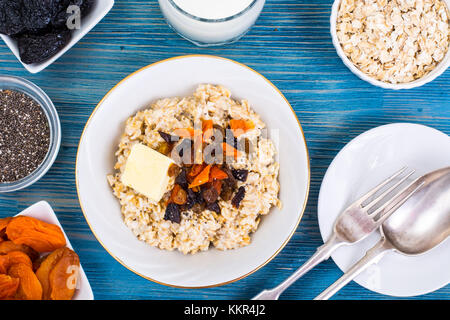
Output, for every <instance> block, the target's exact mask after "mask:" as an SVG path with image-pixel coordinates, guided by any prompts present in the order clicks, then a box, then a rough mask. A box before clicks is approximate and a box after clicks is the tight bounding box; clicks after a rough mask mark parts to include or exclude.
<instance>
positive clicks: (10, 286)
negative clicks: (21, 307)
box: [0, 274, 20, 300]
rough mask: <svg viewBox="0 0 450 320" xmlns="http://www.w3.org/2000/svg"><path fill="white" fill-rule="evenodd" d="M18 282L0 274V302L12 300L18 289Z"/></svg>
mask: <svg viewBox="0 0 450 320" xmlns="http://www.w3.org/2000/svg"><path fill="white" fill-rule="evenodd" d="M19 283H20V280H19V279H17V278H13V277H11V276H8V275H6V274H0V300H7V299H12V298H14V296H15V295H16V292H17V289H18V288H19Z"/></svg>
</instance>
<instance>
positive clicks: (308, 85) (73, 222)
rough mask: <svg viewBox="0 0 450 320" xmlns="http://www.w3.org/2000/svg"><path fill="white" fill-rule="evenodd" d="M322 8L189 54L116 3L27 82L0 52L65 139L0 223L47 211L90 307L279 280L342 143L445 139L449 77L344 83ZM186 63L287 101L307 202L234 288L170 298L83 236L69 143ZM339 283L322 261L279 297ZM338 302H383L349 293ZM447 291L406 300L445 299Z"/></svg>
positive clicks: (126, 3) (266, 20) (123, 0)
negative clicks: (284, 239)
mask: <svg viewBox="0 0 450 320" xmlns="http://www.w3.org/2000/svg"><path fill="white" fill-rule="evenodd" d="M331 4H332V1H331V0H315V1H306V0H267V2H266V6H265V8H264V10H263V12H262V14H261V17H260V19H259V20H258V21H257V23H256V25H255V26H254V27H253V28H252V30H251V31H250V32H249V33H248V34H247V35H246V36H245V37H244V38H242V39H241V40H240V41H239V42H237V43H234V44H231V45H227V46H222V47H218V48H197V47H195V46H194V45H192V44H191V43H189V42H187V41H185V40H183V39H181V38H180V37H179V36H178V35H176V34H175V33H174V32H173V31H172V30H171V29H170V28H169V27H168V26H167V24H166V23H165V21H164V19H163V17H162V15H161V13H160V11H159V7H158V4H157V1H156V0H116V5H115V6H114V8H113V10H112V11H111V12H110V14H109V15H108V16H107V17H106V18H105V19H104V20H103V21H102V22H101V23H100V24H99V25H97V26H96V27H95V28H94V29H93V30H92V31H91V32H90V33H89V34H88V35H87V36H86V37H85V38H83V39H82V40H81V41H80V42H79V43H78V44H77V45H76V46H75V47H73V48H72V49H71V50H70V51H69V52H68V53H67V54H65V55H64V56H63V57H62V58H61V59H60V60H58V61H57V62H56V63H54V64H53V65H52V66H50V67H49V68H48V69H47V70H45V71H43V72H41V73H40V74H37V75H31V74H29V73H27V71H25V69H24V68H23V67H22V66H21V65H20V64H19V62H18V61H17V60H16V59H15V57H14V56H13V55H12V54H11V52H10V51H9V49H8V48H7V47H6V46H5V45H4V44H3V43H2V44H0V72H1V74H7V75H16V76H21V77H24V78H27V79H29V80H31V81H33V82H35V83H36V84H37V85H39V86H41V87H42V88H43V89H44V90H45V91H46V92H47V94H48V95H49V96H50V97H51V99H52V100H53V101H54V103H55V105H56V108H57V109H58V112H59V114H60V118H61V123H62V130H63V139H62V146H61V151H60V153H59V156H58V158H57V160H56V162H55V165H54V166H53V167H52V169H51V170H50V171H49V172H48V173H47V175H46V176H45V177H44V178H43V179H42V180H41V181H39V182H38V183H36V184H35V185H33V186H32V187H30V188H27V189H25V190H22V191H18V192H14V193H10V194H2V195H0V217H3V216H8V215H14V214H16V213H17V212H18V211H20V210H22V209H24V208H26V207H27V206H29V205H31V204H33V203H34V202H37V201H39V200H42V199H44V200H47V201H49V202H50V204H51V205H52V206H53V207H54V209H55V211H56V212H57V215H58V217H59V219H60V221H61V223H62V225H63V227H64V229H65V230H66V232H67V233H68V236H69V237H70V239H71V241H72V244H73V245H74V247H75V249H76V251H77V252H78V253H79V255H80V258H81V261H82V263H83V267H84V268H85V270H86V273H87V275H88V277H89V280H90V282H91V285H92V287H93V290H94V294H95V296H96V298H97V299H176V298H179V299H183V298H192V299H247V298H251V297H252V296H254V295H255V294H256V293H258V292H259V291H260V290H262V289H264V288H269V287H272V286H274V285H276V284H277V283H279V282H280V281H282V280H283V279H285V278H286V277H287V276H288V275H289V274H290V273H291V272H293V271H294V270H295V269H296V268H297V267H298V266H300V265H301V264H302V263H303V262H304V261H306V260H307V259H308V258H309V257H310V256H311V255H312V254H313V252H314V250H315V248H316V247H318V246H319V245H321V237H320V233H319V228H318V224H317V198H318V194H319V188H320V184H321V181H322V178H323V175H324V174H325V171H326V169H327V167H328V166H329V164H330V163H331V161H332V160H333V158H334V156H335V155H336V154H337V153H338V152H339V150H340V149H341V148H342V147H343V146H344V145H345V144H346V143H347V142H349V141H350V140H351V139H352V138H354V137H355V136H357V135H358V134H360V133H362V132H364V131H366V130H368V129H371V128H373V127H376V126H379V125H382V124H386V123H392V122H415V123H421V124H425V125H428V126H432V127H435V128H437V129H439V130H442V131H443V132H445V133H447V134H450V121H449V120H450V95H449V91H450V81H449V80H450V71H449V70H447V71H446V72H445V73H444V74H443V75H442V76H440V77H439V78H438V79H436V80H435V81H433V82H432V83H430V84H427V85H425V86H423V87H421V88H416V89H412V90H409V91H401V92H398V91H387V90H383V89H380V88H376V87H373V86H371V85H369V84H367V83H366V82H364V81H361V80H360V79H358V78H357V77H356V76H355V75H353V74H352V73H351V72H350V71H349V70H348V69H347V68H346V67H345V66H344V64H343V63H342V61H341V60H340V59H339V57H338V56H337V54H336V52H335V50H334V47H333V45H332V43H331V37H330V33H329V15H330V12H331ZM185 54H212V55H219V56H223V57H226V58H230V59H234V60H237V61H239V62H241V63H244V64H247V65H248V66H250V67H252V68H254V69H256V70H257V71H258V72H260V73H262V74H263V75H264V76H266V77H267V78H268V79H269V80H271V81H272V82H273V83H274V84H275V85H276V86H277V87H278V88H279V89H280V90H281V91H282V92H283V93H284V94H285V95H286V97H287V98H288V100H289V101H290V103H291V104H292V106H293V108H294V109H295V112H296V114H297V116H298V117H299V119H300V121H301V123H302V126H303V129H304V131H305V135H306V139H307V142H308V146H309V150H310V155H311V173H312V176H311V192H310V198H309V202H308V206H307V208H306V211H305V214H304V217H303V220H302V222H301V224H300V226H299V227H298V229H297V231H296V233H295V234H294V236H293V237H292V239H291V241H290V242H289V243H288V245H287V246H286V247H285V249H284V250H283V251H282V252H281V253H280V254H279V255H278V256H277V257H276V258H275V259H274V260H273V261H271V262H270V263H269V264H268V265H267V266H265V267H264V268H262V269H261V270H259V271H257V272H256V273H254V274H252V275H250V276H249V277H247V278H245V279H242V280H240V281H238V282H235V283H232V284H229V285H225V286H222V287H218V288H210V289H199V290H189V289H176V288H167V287H164V286H162V285H159V284H155V283H152V282H149V281H147V280H145V279H142V278H140V277H139V276H137V275H135V274H134V273H132V272H131V271H129V270H127V269H125V268H124V267H123V266H121V265H120V264H119V263H118V262H116V261H115V260H114V259H113V258H112V257H111V256H110V255H109V254H108V253H107V252H106V251H105V250H104V249H103V248H102V247H101V245H100V244H99V243H98V242H97V240H96V239H95V237H94V236H93V234H92V233H91V231H90V229H89V227H88V225H87V224H86V222H85V220H84V217H83V215H82V213H81V209H80V207H79V204H78V200H77V194H76V190H75V176H74V169H75V155H76V150H77V145H78V141H79V138H80V135H81V132H82V130H83V127H84V124H85V123H86V121H87V119H88V117H89V115H90V113H91V112H92V110H93V109H94V107H95V105H96V104H97V103H98V101H100V99H101V98H102V97H103V96H104V95H105V93H106V92H107V91H108V90H109V89H110V88H112V87H113V86H114V85H115V84H116V83H117V82H118V81H120V80H121V79H122V78H124V77H125V76H127V75H128V74H129V73H131V72H133V71H135V70H137V69H139V68H141V67H143V66H145V65H148V64H150V63H153V62H156V61H159V60H162V59H166V58H170V57H172V56H176V55H185ZM340 275H341V272H340V271H339V269H338V268H337V267H336V265H335V264H334V263H333V262H332V261H326V262H324V263H323V264H321V265H320V266H318V267H317V268H316V269H314V270H313V271H312V272H311V273H309V274H307V275H306V276H305V277H304V278H302V279H301V280H300V281H298V282H297V283H295V284H294V285H293V286H292V287H291V288H289V289H288V290H287V291H286V292H285V294H284V295H283V296H282V298H284V299H311V298H313V297H315V296H316V295H317V294H318V293H319V292H320V291H321V290H323V289H325V288H326V287H327V286H328V285H329V284H330V283H332V282H333V281H334V280H335V279H337V278H338V277H339V276H340ZM336 297H337V298H339V299H391V297H387V296H383V295H380V294H376V293H373V292H370V291H368V290H366V289H364V288H362V287H360V286H358V285H357V284H355V283H351V284H349V285H348V286H347V287H345V288H344V289H343V290H342V291H341V292H340V293H339V294H338V295H337V296H336ZM449 298H450V286H447V287H445V288H442V289H440V290H438V291H436V292H434V293H430V294H428V295H425V296H420V297H416V299H449Z"/></svg>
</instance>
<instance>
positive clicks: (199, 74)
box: [76, 55, 310, 288]
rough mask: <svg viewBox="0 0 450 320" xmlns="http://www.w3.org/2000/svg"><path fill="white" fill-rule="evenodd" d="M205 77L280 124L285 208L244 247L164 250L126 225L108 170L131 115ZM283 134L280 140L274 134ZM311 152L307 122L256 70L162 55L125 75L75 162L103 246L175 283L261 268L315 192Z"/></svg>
mask: <svg viewBox="0 0 450 320" xmlns="http://www.w3.org/2000/svg"><path fill="white" fill-rule="evenodd" d="M200 83H212V84H221V85H223V86H225V87H227V88H229V89H230V90H231V92H232V94H233V97H234V98H236V99H244V98H245V99H248V100H249V102H250V105H251V106H252V107H253V108H254V110H255V111H256V112H257V113H259V114H260V115H261V117H262V119H263V121H265V123H266V124H267V127H268V128H269V129H274V128H277V129H279V141H280V143H279V144H278V145H276V147H277V150H278V153H279V163H280V179H279V181H280V184H281V191H280V198H281V200H282V202H283V208H282V209H281V210H278V209H275V208H274V209H272V210H271V212H270V214H269V215H267V216H265V217H263V219H262V221H261V224H260V226H259V228H258V230H257V231H256V233H254V234H253V235H252V243H251V244H250V245H249V246H247V247H244V248H240V249H236V250H229V251H220V250H216V249H210V250H208V251H207V252H200V253H197V254H195V255H183V254H182V253H180V252H178V251H172V252H169V251H164V250H160V249H157V248H155V247H152V246H150V245H148V244H146V243H145V242H142V241H139V240H138V239H137V238H136V237H135V236H134V235H133V234H132V232H131V231H130V230H129V229H128V228H127V227H126V226H125V224H124V222H123V219H122V214H121V211H120V205H119V202H118V200H117V199H116V198H115V197H114V196H113V194H112V190H111V188H110V187H109V185H108V183H107V180H106V176H107V174H110V173H112V172H113V166H114V163H115V157H114V153H115V151H116V149H117V144H118V140H119V137H120V136H121V134H122V131H123V129H124V124H125V121H126V119H127V118H128V117H130V116H131V115H134V114H135V113H136V112H137V111H138V110H141V109H142V108H144V107H145V106H147V105H148V104H149V103H151V102H153V101H155V100H157V99H159V98H164V97H173V96H186V95H191V94H192V93H193V92H194V90H195V89H196V87H197V85H198V84H200ZM275 140H276V139H275ZM309 178H310V170H309V158H308V151H307V148H306V142H305V138H304V135H303V132H302V129H301V126H300V124H299V122H298V120H297V118H296V116H295V114H294V112H293V110H292V108H291V107H290V105H289V103H288V102H287V100H286V99H285V98H284V96H283V95H282V94H281V92H280V91H279V90H278V89H277V88H276V87H275V86H274V85H273V84H272V83H270V82H269V81H268V80H267V79H266V78H264V77H263V76H262V75H260V74H259V73H257V72H256V71H254V70H252V69H250V68H248V67H246V66H244V65H242V64H239V63H237V62H234V61H231V60H228V59H224V58H220V57H214V56H202V55H197V56H183V57H175V58H172V59H168V60H164V61H161V62H157V63H155V64H152V65H150V66H148V67H145V68H143V69H141V70H139V71H137V72H135V73H133V74H132V75H130V76H129V77H127V78H125V79H124V80H123V81H121V82H120V83H119V84H118V85H117V86H115V87H114V88H113V89H112V90H111V91H110V92H109V93H108V94H107V95H106V96H105V97H104V98H103V100H102V101H101V102H100V103H99V105H98V106H97V107H96V109H95V110H94V112H93V114H92V115H91V117H90V119H89V121H88V122H87V124H86V127H85V129H84V131H83V134H82V137H81V140H80V145H79V148H78V155H77V162H76V185H77V191H78V197H79V200H80V204H81V208H82V210H83V213H84V215H85V218H86V220H87V222H88V224H89V226H90V227H91V229H92V231H93V233H94V234H95V236H96V237H97V239H98V240H99V241H100V243H101V244H102V245H103V246H104V248H105V249H106V250H107V251H108V252H109V253H110V254H111V255H112V256H113V257H114V258H115V259H116V260H118V261H119V262H120V263H122V264H123V265H124V266H125V267H127V268H128V269H130V270H131V271H133V272H135V273H137V274H139V275H141V276H142V277H144V278H147V279H149V280H152V281H155V282H158V283H161V284H165V285H170V286H176V287H185V288H198V287H210V286H217V285H221V284H226V283H229V282H232V281H235V280H239V279H241V278H243V277H245V276H247V275H249V274H251V273H252V272H254V271H256V270H258V269H259V268H261V267H262V266H264V265H265V264H266V263H268V262H269V261H270V260H271V259H272V258H274V257H275V255H276V254H277V253H278V252H280V250H281V249H282V248H283V247H284V245H285V244H286V243H287V242H288V241H289V239H290V237H291V236H292V234H293V233H294V232H295V230H296V229H297V226H298V224H299V222H300V219H301V217H302V214H303V211H304V208H305V205H306V201H307V196H308V191H309Z"/></svg>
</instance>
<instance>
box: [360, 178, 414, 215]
mask: <svg viewBox="0 0 450 320" xmlns="http://www.w3.org/2000/svg"><path fill="white" fill-rule="evenodd" d="M414 172H415V170H411V171H410V172H409V173H408V174H407V175H406V176H404V177H403V178H402V179H401V180H400V181H398V182H397V183H396V184H394V185H393V186H392V187H390V188H389V189H387V190H386V191H384V192H383V193H382V194H380V195H379V196H378V197H376V198H375V199H373V200H372V201H371V202H369V203H368V204H366V205H365V206H364V207H365V208H366V210H370V209H372V208H373V207H374V206H375V205H376V204H377V203H378V202H379V201H380V200H382V199H383V198H384V197H385V196H387V195H388V194H389V193H391V192H392V191H394V190H395V189H397V188H398V186H400V185H401V184H402V183H403V182H405V181H406V179H408V178H409V177H410V176H411V175H412V174H413V173H414Z"/></svg>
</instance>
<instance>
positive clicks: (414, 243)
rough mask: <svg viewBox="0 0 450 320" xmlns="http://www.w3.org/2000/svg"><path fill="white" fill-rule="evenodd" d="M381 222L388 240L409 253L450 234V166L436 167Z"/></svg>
mask: <svg viewBox="0 0 450 320" xmlns="http://www.w3.org/2000/svg"><path fill="white" fill-rule="evenodd" d="M420 179H422V180H423V181H424V182H423V183H424V184H423V186H422V187H421V188H420V189H419V190H417V191H416V193H415V194H414V195H413V196H412V197H411V198H410V199H409V200H408V201H406V203H405V204H404V205H403V206H402V207H400V208H399V209H398V210H397V211H396V212H395V214H393V215H392V216H391V217H390V218H389V219H388V220H387V221H386V222H385V223H384V224H383V226H382V232H383V234H384V236H385V237H386V241H388V242H390V244H391V245H392V246H393V247H394V249H395V251H397V252H399V253H402V254H406V255H418V254H422V253H424V252H426V251H428V250H430V249H432V248H434V247H435V246H437V245H438V244H440V243H441V242H442V241H444V240H445V239H446V238H447V237H448V236H449V235H450V167H448V168H444V169H440V170H437V171H433V172H432V173H429V174H427V175H425V176H423V177H422V178H420Z"/></svg>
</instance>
